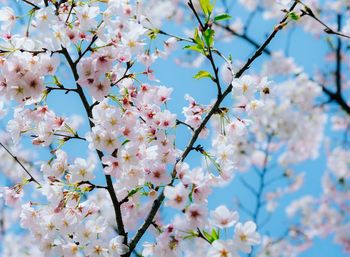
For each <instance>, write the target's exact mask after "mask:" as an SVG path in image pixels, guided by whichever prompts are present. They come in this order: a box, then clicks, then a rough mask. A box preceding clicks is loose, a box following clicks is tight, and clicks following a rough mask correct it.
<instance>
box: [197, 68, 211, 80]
mask: <svg viewBox="0 0 350 257" xmlns="http://www.w3.org/2000/svg"><path fill="white" fill-rule="evenodd" d="M193 78H195V79H202V78H211V74H210V73H209V72H207V71H205V70H201V71H198V73H197V74H196V75H194V76H193Z"/></svg>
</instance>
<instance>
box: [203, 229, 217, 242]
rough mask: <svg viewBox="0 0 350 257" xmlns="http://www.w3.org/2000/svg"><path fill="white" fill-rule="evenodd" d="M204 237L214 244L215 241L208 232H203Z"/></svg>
mask: <svg viewBox="0 0 350 257" xmlns="http://www.w3.org/2000/svg"><path fill="white" fill-rule="evenodd" d="M203 235H204V236H205V238H206V239H207V240H208V241H209V242H210V243H212V242H214V241H215V239H214V238H213V237H212V236H211V235H210V234H209V233H208V232H206V231H205V230H203Z"/></svg>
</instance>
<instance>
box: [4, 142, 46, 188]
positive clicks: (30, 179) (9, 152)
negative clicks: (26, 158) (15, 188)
mask: <svg viewBox="0 0 350 257" xmlns="http://www.w3.org/2000/svg"><path fill="white" fill-rule="evenodd" d="M0 145H1V146H2V147H3V148H4V149H5V150H6V152H7V153H8V154H9V155H11V157H12V158H13V159H14V160H15V161H16V162H17V163H18V164H19V166H21V167H22V169H23V170H24V171H25V172H26V173H27V174H28V176H29V177H30V178H29V182H34V183H36V184H37V185H38V186H41V184H40V183H39V182H38V181H37V180H36V179H35V178H34V177H33V176H32V174H30V172H29V171H28V169H27V168H26V167H24V165H23V164H22V162H21V161H20V160H19V159H18V157H17V156H15V155H13V154H12V153H11V151H10V150H9V149H8V148H7V147H6V146H5V145H4V144H3V143H1V142H0Z"/></svg>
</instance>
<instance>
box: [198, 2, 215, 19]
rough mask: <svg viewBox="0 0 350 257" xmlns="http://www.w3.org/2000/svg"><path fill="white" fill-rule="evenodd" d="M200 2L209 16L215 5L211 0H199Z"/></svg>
mask: <svg viewBox="0 0 350 257" xmlns="http://www.w3.org/2000/svg"><path fill="white" fill-rule="evenodd" d="M199 4H200V5H201V8H202V11H203V12H204V14H205V15H206V16H209V15H210V14H211V12H212V11H213V7H214V6H212V4H211V3H210V0H199Z"/></svg>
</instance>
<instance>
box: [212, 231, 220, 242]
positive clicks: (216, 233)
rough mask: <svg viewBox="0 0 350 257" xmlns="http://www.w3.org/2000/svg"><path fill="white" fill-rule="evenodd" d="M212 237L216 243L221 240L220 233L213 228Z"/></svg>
mask: <svg viewBox="0 0 350 257" xmlns="http://www.w3.org/2000/svg"><path fill="white" fill-rule="evenodd" d="M211 237H212V238H213V239H214V241H215V240H218V239H219V233H218V232H217V231H216V229H215V228H213V230H212V232H211Z"/></svg>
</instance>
